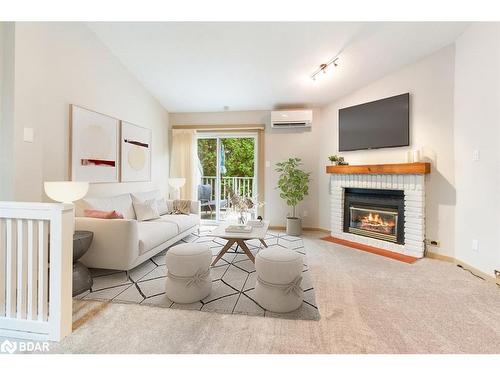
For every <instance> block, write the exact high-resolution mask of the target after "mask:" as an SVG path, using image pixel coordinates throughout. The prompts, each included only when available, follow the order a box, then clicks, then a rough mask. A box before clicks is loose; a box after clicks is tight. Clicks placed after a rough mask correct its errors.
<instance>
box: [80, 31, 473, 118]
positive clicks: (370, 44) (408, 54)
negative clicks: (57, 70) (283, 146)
mask: <svg viewBox="0 0 500 375" xmlns="http://www.w3.org/2000/svg"><path fill="white" fill-rule="evenodd" d="M88 26H89V27H90V28H91V29H92V30H93V31H94V32H95V33H96V34H97V36H98V37H99V38H100V39H101V40H102V41H103V43H104V44H105V45H106V46H107V47H108V48H109V49H110V50H111V51H112V52H113V53H114V54H115V55H116V56H117V57H118V58H119V59H120V60H121V61H122V62H123V64H124V65H125V66H126V67H127V68H128V69H129V70H130V71H131V72H132V73H133V74H134V75H135V76H136V77H137V78H138V79H139V81H141V82H142V83H143V85H144V86H145V87H146V88H147V89H148V90H149V91H150V92H151V93H152V94H153V95H154V96H155V97H156V98H157V99H158V100H159V101H160V102H161V103H162V105H163V106H164V107H165V108H166V109H167V110H168V111H170V112H204V111H222V110H223V108H224V106H229V109H230V110H259V109H260V110H262V109H273V108H279V107H299V106H321V105H324V104H327V103H329V102H331V101H333V100H335V99H337V98H339V97H342V96H343V95H345V94H347V93H350V92H352V91H354V90H356V89H358V88H360V87H362V86H364V85H366V84H368V83H370V82H372V81H374V80H376V79H378V78H381V77H383V76H384V75H386V74H388V73H390V72H392V71H394V70H397V69H399V68H401V67H403V66H405V65H407V64H410V63H412V62H414V61H416V60H418V59H420V58H422V57H424V56H426V55H429V54H431V53H432V52H434V51H436V50H438V49H440V48H442V47H444V46H446V45H448V44H450V43H452V42H453V41H454V40H455V39H456V38H457V36H458V35H459V34H460V33H461V32H462V31H463V30H464V29H465V27H466V26H467V24H465V23H450V22H432V23H430V22H427V23H359V22H358V23H346V22H327V23H305V22H294V23H188V22H186V23H170V22H164V23H153V22H149V23H142V22H135V23H132V22H130V23H128V22H125V23H119V22H115V23H113V22H105V23H89V24H88ZM337 55H338V56H339V67H338V68H336V69H335V70H334V71H331V72H329V74H327V76H325V79H324V80H321V81H319V82H316V83H314V82H313V81H312V80H311V79H310V75H311V73H313V71H314V70H315V69H316V68H317V67H318V66H319V64H321V63H323V62H326V61H328V60H329V59H331V58H332V57H334V56H337Z"/></svg>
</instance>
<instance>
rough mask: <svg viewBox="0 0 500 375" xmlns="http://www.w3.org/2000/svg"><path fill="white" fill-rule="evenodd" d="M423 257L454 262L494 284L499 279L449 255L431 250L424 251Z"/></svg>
mask: <svg viewBox="0 0 500 375" xmlns="http://www.w3.org/2000/svg"><path fill="white" fill-rule="evenodd" d="M425 257H426V258H431V259H437V260H442V261H443V262H448V263H453V264H456V265H457V266H461V267H462V268H463V269H465V270H469V271H470V272H472V273H473V274H475V275H477V276H480V277H482V278H483V279H484V280H486V281H489V282H492V283H494V284H497V285H499V281H498V280H497V278H496V277H494V276H492V275H488V274H487V273H485V272H483V271H480V270H478V269H477V268H474V267H472V266H471V265H469V264H467V263H465V262H463V261H461V260H460V259H456V258H454V257H450V256H448V255H442V254H438V253H433V252H432V251H426V252H425Z"/></svg>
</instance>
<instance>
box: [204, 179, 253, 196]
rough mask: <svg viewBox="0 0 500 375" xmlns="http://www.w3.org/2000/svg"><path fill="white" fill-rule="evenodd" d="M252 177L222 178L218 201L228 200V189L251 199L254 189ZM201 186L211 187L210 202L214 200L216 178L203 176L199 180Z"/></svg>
mask: <svg viewBox="0 0 500 375" xmlns="http://www.w3.org/2000/svg"><path fill="white" fill-rule="evenodd" d="M254 180H255V178H254V177H222V178H221V187H220V199H221V200H226V199H229V188H232V189H233V191H235V192H236V193H238V194H239V195H241V196H243V197H253V194H254V191H255V187H254ZM201 181H202V184H203V185H210V186H211V187H212V197H211V200H215V194H216V191H217V190H216V186H215V184H216V177H215V176H203V177H202V178H201Z"/></svg>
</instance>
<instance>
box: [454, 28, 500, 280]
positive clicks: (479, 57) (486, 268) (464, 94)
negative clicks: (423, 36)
mask: <svg viewBox="0 0 500 375" xmlns="http://www.w3.org/2000/svg"><path fill="white" fill-rule="evenodd" d="M455 64H456V67H455V135H454V140H455V163H456V164H455V165H456V168H455V180H456V186H457V204H456V231H455V248H456V252H455V257H456V258H457V259H459V260H462V261H464V262H465V263H467V264H469V265H471V266H473V267H475V268H477V269H479V270H481V271H483V272H485V273H487V274H489V275H492V276H493V270H494V269H495V268H497V269H500V239H499V236H500V218H499V215H498V213H499V209H500V196H499V186H500V177H499V176H500V132H499V127H500V123H499V121H500V113H499V111H500V73H499V69H500V26H499V25H498V24H484V23H483V24H474V25H472V26H470V27H469V28H468V29H467V30H466V31H465V32H464V34H463V35H462V36H461V37H460V38H459V39H458V40H457V42H456V62H455ZM474 150H478V151H479V153H480V160H479V161H473V160H472V154H473V152H474ZM473 240H478V241H479V248H478V250H477V251H474V250H472V241H473Z"/></svg>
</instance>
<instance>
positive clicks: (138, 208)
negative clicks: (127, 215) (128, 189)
mask: <svg viewBox="0 0 500 375" xmlns="http://www.w3.org/2000/svg"><path fill="white" fill-rule="evenodd" d="M132 203H133V205H134V210H135V216H137V220H138V221H146V220H153V219H158V218H159V217H160V214H159V213H158V206H157V205H156V199H150V200H147V201H144V202H138V201H135V200H134V201H132Z"/></svg>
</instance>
